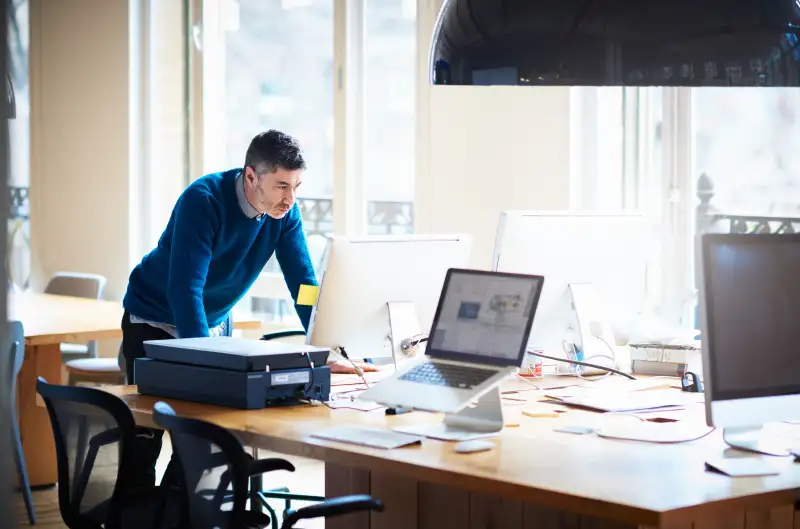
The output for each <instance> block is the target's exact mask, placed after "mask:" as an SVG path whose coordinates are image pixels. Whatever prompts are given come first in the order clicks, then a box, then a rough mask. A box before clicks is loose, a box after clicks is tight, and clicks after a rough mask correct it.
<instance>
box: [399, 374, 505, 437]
mask: <svg viewBox="0 0 800 529" xmlns="http://www.w3.org/2000/svg"><path fill="white" fill-rule="evenodd" d="M503 425H504V422H503V406H502V403H501V401H500V389H499V387H498V386H495V387H494V388H493V389H491V390H489V392H488V393H486V394H485V395H483V396H482V397H481V398H480V399H478V403H477V404H476V405H475V406H472V407H470V406H467V407H466V408H464V409H463V410H461V411H459V412H456V413H446V414H445V416H444V420H443V421H442V422H440V423H434V424H415V425H403V426H397V427H394V428H392V430H394V431H397V432H403V433H409V434H413V435H422V436H425V437H430V438H431V439H440V440H442V441H469V440H472V439H482V438H484V437H492V436H494V435H497V434H499V433H500V432H501V431H502V430H503Z"/></svg>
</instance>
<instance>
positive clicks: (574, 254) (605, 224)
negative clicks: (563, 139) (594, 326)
mask: <svg viewBox="0 0 800 529" xmlns="http://www.w3.org/2000/svg"><path fill="white" fill-rule="evenodd" d="M648 242H649V237H648V234H647V224H646V222H645V218H644V216H643V215H641V214H639V213H615V214H602V213H582V212H573V211H569V212H560V211H504V212H503V213H502V214H501V215H500V223H499V225H498V229H497V238H496V240H495V247H494V260H493V266H492V269H493V270H496V271H498V272H516V273H522V274H538V275H542V276H544V277H545V285H544V289H543V291H542V295H541V299H540V301H539V308H538V310H537V312H536V320H535V321H534V322H533V330H532V331H531V336H530V340H529V346H530V347H532V348H537V349H540V350H542V351H543V352H544V353H545V354H549V355H551V356H553V355H554V356H563V354H564V348H563V341H564V340H568V341H571V342H573V343H575V344H578V345H581V346H582V347H583V348H584V349H585V351H584V359H586V360H589V356H594V354H602V355H606V356H608V355H609V352H608V346H607V345H606V344H604V343H601V342H597V343H592V344H591V349H592V351H594V353H593V352H590V351H589V349H590V344H588V343H583V342H584V341H585V340H583V339H582V338H581V337H582V336H586V332H585V331H586V330H587V329H584V330H583V331H584V332H583V333H582V332H581V330H580V329H579V328H578V319H577V317H576V314H575V310H574V308H573V304H572V302H573V296H575V295H576V294H577V293H578V287H577V286H574V285H576V284H577V285H578V286H581V285H585V284H590V285H591V292H592V293H593V295H592V296H591V298H592V299H593V300H594V301H596V302H595V303H592V304H591V307H593V309H592V310H594V311H595V314H597V313H598V312H602V313H603V314H602V315H603V316H605V317H606V318H607V319H606V324H605V325H604V326H602V325H601V326H602V327H603V329H602V330H603V331H604V332H602V333H600V334H601V335H602V336H603V338H604V339H605V340H606V341H609V340H613V332H612V331H611V329H613V327H614V325H613V324H614V323H615V322H616V321H623V320H625V319H628V318H630V317H632V316H633V315H634V314H636V313H638V312H639V311H641V310H642V309H643V308H644V306H645V302H646V292H647V284H646V283H647V258H648V250H647V246H648ZM570 285H573V287H572V290H571V287H570ZM583 292H587V290H586V289H582V290H581V295H582V296H583V295H584V294H583ZM591 334H592V335H595V336H596V335H597V333H596V332H595V331H594V330H592V333H591ZM609 345H613V344H609ZM589 361H591V360H589Z"/></svg>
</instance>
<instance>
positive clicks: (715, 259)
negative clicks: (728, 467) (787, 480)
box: [696, 234, 800, 455]
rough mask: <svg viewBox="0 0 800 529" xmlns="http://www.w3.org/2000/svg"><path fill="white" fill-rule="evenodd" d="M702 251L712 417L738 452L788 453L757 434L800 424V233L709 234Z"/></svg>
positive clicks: (703, 320) (705, 361)
mask: <svg viewBox="0 0 800 529" xmlns="http://www.w3.org/2000/svg"><path fill="white" fill-rule="evenodd" d="M697 250H698V251H697V256H696V257H697V260H698V267H697V274H698V275H700V277H701V281H700V285H699V286H700V288H699V291H700V306H699V308H700V311H699V312H700V325H701V327H700V328H701V334H700V336H701V341H702V356H703V374H704V379H705V380H704V383H705V394H706V399H705V401H706V420H707V422H708V424H709V426H716V427H721V428H723V429H724V434H723V437H724V439H725V441H726V442H727V443H728V445H730V446H732V447H735V448H740V449H744V450H748V451H753V452H761V453H766V454H774V455H787V454H788V451H787V450H786V449H787V448H789V447H787V446H780V444H779V443H778V442H772V443H770V442H769V441H768V440H767V439H766V438H764V439H761V438H759V436H758V435H757V434H758V432H759V430H760V429H761V426H762V425H763V424H764V423H767V422H777V421H791V420H800V318H798V303H799V302H800V278H798V271H800V234H785V235H766V234H764V235H745V234H706V235H700V236H698V245H697ZM790 444H791V443H790Z"/></svg>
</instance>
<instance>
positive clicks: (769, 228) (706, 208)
mask: <svg viewBox="0 0 800 529" xmlns="http://www.w3.org/2000/svg"><path fill="white" fill-rule="evenodd" d="M697 198H698V199H699V200H700V202H699V204H698V205H697V224H696V230H697V233H745V234H760V233H798V232H800V218H799V217H791V216H786V215H749V214H741V213H733V212H729V213H725V212H724V211H720V210H719V209H717V208H716V207H715V206H714V205H713V204H711V200H712V199H713V198H714V182H713V181H712V180H711V178H710V177H709V176H708V175H707V174H705V173H703V174H701V175H700V178H698V179H697Z"/></svg>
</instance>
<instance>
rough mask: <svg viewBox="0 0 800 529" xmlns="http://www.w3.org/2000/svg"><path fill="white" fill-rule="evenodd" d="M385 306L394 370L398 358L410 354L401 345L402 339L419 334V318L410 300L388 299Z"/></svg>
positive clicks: (406, 356)
mask: <svg viewBox="0 0 800 529" xmlns="http://www.w3.org/2000/svg"><path fill="white" fill-rule="evenodd" d="M386 308H387V313H388V315H389V340H390V341H391V347H392V360H393V361H394V368H395V371H396V370H397V360H398V358H400V359H402V358H408V357H409V356H410V355H409V353H408V352H406V351H404V350H403V348H402V346H401V344H402V342H403V340H405V339H407V338H413V337H414V336H418V335H419V334H420V326H419V319H418V318H417V309H416V308H415V307H414V304H413V303H411V302H410V301H388V302H386Z"/></svg>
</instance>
